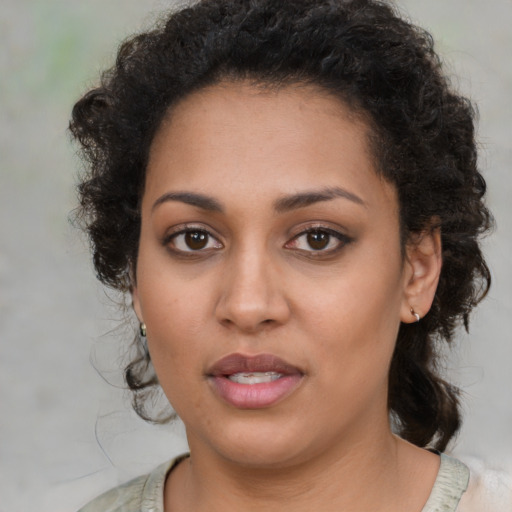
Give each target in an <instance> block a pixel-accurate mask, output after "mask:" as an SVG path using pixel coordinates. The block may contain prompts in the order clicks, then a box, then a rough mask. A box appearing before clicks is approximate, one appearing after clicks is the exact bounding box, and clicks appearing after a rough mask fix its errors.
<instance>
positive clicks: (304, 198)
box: [152, 187, 366, 213]
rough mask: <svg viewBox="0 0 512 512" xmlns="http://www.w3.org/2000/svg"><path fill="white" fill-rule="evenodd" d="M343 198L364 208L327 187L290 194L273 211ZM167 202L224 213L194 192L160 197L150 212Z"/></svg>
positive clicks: (354, 198)
mask: <svg viewBox="0 0 512 512" xmlns="http://www.w3.org/2000/svg"><path fill="white" fill-rule="evenodd" d="M336 198H343V199H348V200H349V201H352V202H353V203H356V204H360V205H362V206H366V203H365V202H364V201H363V200H362V199H361V198H360V197H359V196H357V195H356V194H354V193H352V192H349V191H348V190H345V189H344V188H340V187H328V188H324V189H321V190H313V191H307V192H299V193H297V194H290V195H287V196H284V197H281V198H279V199H277V200H276V201H275V202H274V210H275V211H276V212H277V213H285V212H288V211H290V210H296V209H298V208H305V207H306V206H310V205H312V204H315V203H319V202H322V201H331V200H332V199H336ZM168 201H177V202H181V203H185V204H189V205H191V206H196V207H198V208H201V209H202V210H205V211H209V212H220V213H222V212H224V207H223V206H222V204H221V203H220V202H219V201H217V200H216V199H214V198H213V197H210V196H207V195H204V194H198V193H196V192H167V193H166V194H164V195H162V196H160V197H159V198H158V199H157V200H156V201H155V202H154V204H153V207H152V211H154V210H155V209H156V208H157V207H158V206H159V205H161V204H163V203H166V202H168Z"/></svg>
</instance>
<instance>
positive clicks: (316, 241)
mask: <svg viewBox="0 0 512 512" xmlns="http://www.w3.org/2000/svg"><path fill="white" fill-rule="evenodd" d="M330 240H331V235H330V234H329V233H326V232H325V231H310V232H309V233H308V234H307V242H308V245H309V246H310V247H311V249H313V250H314V251H321V250H322V249H325V248H326V247H327V246H328V245H329V242H330Z"/></svg>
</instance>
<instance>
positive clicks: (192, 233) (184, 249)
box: [165, 228, 223, 254]
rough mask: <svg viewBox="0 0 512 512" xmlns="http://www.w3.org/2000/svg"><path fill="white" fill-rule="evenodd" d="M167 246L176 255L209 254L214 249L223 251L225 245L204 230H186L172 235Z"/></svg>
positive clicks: (166, 242) (166, 243)
mask: <svg viewBox="0 0 512 512" xmlns="http://www.w3.org/2000/svg"><path fill="white" fill-rule="evenodd" d="M165 245H168V247H169V248H170V249H171V250H172V251H173V252H176V253H182V254H184V253H192V252H197V253H203V252H204V253H208V252H209V251H211V250H213V249H222V247H223V245H222V244H221V243H220V242H219V241H218V240H217V239H216V238H215V237H214V236H212V235H211V234H210V233H209V232H208V231H205V230H204V229H194V228H190V229H184V230H183V231H180V232H179V233H175V234H173V235H171V236H170V237H169V238H168V239H167V240H166V241H165Z"/></svg>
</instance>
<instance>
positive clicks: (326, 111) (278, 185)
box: [146, 82, 395, 200]
mask: <svg viewBox="0 0 512 512" xmlns="http://www.w3.org/2000/svg"><path fill="white" fill-rule="evenodd" d="M369 132H370V129H369V127H368V124H367V123H366V122H365V121H364V120H363V118H362V116H360V115H356V114H355V113H354V112H353V111H351V110H350V109H349V108H348V107H347V106H346V105H345V104H344V103H343V102H342V101H341V100H339V99H338V98H335V97H334V96H333V95H332V94H329V93H328V92H326V91H324V90H322V89H320V88H317V87H315V86H311V85H290V86H284V87H280V88H265V87H261V86H256V85H253V84H250V83H248V82H228V83H220V84H217V85H214V86H211V87H208V88H205V89H202V90H200V91H198V92H195V93H193V94H191V95H189V96H187V97H186V98H185V99H183V100H182V101H181V102H180V103H178V104H177V105H176V106H174V107H173V108H172V109H171V110H170V112H169V113H168V115H167V117H166V118H165V120H164V121H163V123H162V125H161V126H160V129H159V130H158V132H157V134H156V136H155V138H154V141H153V144H152V146H151V151H150V158H149V163H148V177H147V189H146V192H148V193H150V192H151V191H152V190H153V189H154V191H155V193H156V191H157V189H158V190H160V191H161V190H162V189H163V188H166V187H167V188H170V189H188V188H190V187H193V188H195V189H202V191H205V192H209V191H212V190H216V189H217V188H220V189H222V186H224V188H225V187H226V186H228V185H229V188H230V189H231V190H234V187H236V188H237V189H238V190H240V191H244V192H247V193H251V195H255V194H256V195H257V194H258V193H260V192H261V194H264V193H267V194H272V193H275V194H278V193H282V192H283V191H286V192H290V193H291V192H297V191H300V190H301V189H302V188H318V187H337V186H343V187H345V186H346V187H349V188H351V189H352V191H353V192H354V193H355V194H358V195H360V194H362V193H363V192H364V195H366V196H367V197H368V198H369V199H371V197H370V196H371V195H372V193H373V192H374V193H376V194H377V195H378V194H382V193H384V194H387V195H389V194H391V196H392V199H393V200H395V197H394V190H393V187H392V186H391V185H390V184H389V183H387V182H385V181H384V180H383V179H382V178H381V177H380V175H378V174H377V172H376V170H375V166H374V159H373V155H372V154H371V151H370V146H369V143H368V135H369Z"/></svg>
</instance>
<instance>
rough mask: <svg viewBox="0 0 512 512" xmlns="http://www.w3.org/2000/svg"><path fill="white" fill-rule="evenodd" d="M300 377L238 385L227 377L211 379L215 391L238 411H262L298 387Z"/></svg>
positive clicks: (291, 376) (284, 377) (297, 375)
mask: <svg viewBox="0 0 512 512" xmlns="http://www.w3.org/2000/svg"><path fill="white" fill-rule="evenodd" d="M301 381H302V375H299V374H294V375H285V376H283V377H281V378H279V379H277V380H274V381H272V382H262V383H260V384H239V383H237V382H233V381H231V380H229V379H228V378H227V377H223V376H219V377H211V378H210V382H211V384H212V386H213V388H214V389H215V391H216V392H217V393H218V394H219V395H220V396H221V397H222V398H223V399H224V400H225V401H226V402H227V403H229V404H231V405H233V406H234V407H237V408H239V409H263V408H264V407H269V406H271V405H274V404H275V403H277V402H279V401H281V400H283V399H284V398H286V397H287V396H289V395H290V394H291V393H293V391H294V390H295V389H296V388H297V387H298V386H299V384H300V383H301Z"/></svg>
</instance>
